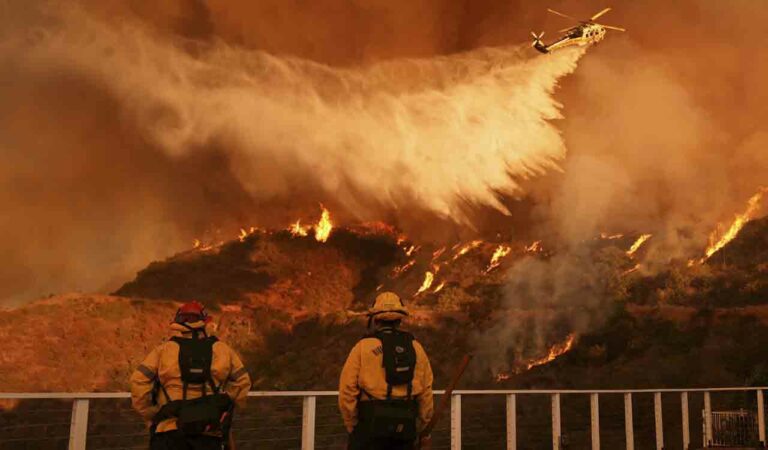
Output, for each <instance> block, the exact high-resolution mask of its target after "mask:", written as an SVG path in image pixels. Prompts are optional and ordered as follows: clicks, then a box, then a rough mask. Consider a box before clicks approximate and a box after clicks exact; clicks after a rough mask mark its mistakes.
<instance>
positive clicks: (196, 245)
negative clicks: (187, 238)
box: [192, 239, 201, 248]
mask: <svg viewBox="0 0 768 450" xmlns="http://www.w3.org/2000/svg"><path fill="white" fill-rule="evenodd" d="M200 245H201V244H200V239H195V242H194V243H193V244H192V246H193V248H200Z"/></svg>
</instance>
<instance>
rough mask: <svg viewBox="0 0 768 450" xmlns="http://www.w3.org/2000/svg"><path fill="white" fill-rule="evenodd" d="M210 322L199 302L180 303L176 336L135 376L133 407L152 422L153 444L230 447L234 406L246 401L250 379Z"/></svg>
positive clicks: (182, 448) (192, 449)
mask: <svg viewBox="0 0 768 450" xmlns="http://www.w3.org/2000/svg"><path fill="white" fill-rule="evenodd" d="M212 328H213V327H212V324H211V318H210V316H208V314H206V312H205V309H204V308H203V306H202V305H201V304H200V303H198V302H190V303H186V304H184V305H182V306H181V307H180V308H179V310H178V311H177V312H176V316H175V318H174V321H173V323H172V324H171V329H172V330H173V331H174V336H173V337H172V338H171V339H170V340H169V341H166V342H164V343H162V344H160V345H159V346H157V347H155V349H154V350H152V352H150V353H149V355H148V356H147V357H146V358H145V359H144V361H143V362H142V363H141V364H140V365H139V366H138V367H137V368H136V371H135V372H134V373H133V375H132V376H131V400H132V403H133V407H134V409H136V411H138V413H139V414H141V416H142V417H143V418H144V420H146V421H147V424H148V425H150V435H151V438H150V450H166V449H167V450H171V449H173V450H187V449H189V450H214V449H215V450H221V449H222V447H224V448H227V435H228V431H229V425H230V424H231V420H232V414H233V411H234V409H235V406H236V405H237V407H238V408H240V407H243V406H244V405H245V400H246V396H247V394H248V391H249V390H250V387H251V379H250V377H249V376H248V372H247V371H246V369H245V367H244V366H243V363H242V361H241V360H240V358H239V357H238V356H237V354H235V352H234V351H233V350H232V349H231V348H230V347H229V346H228V345H227V344H225V343H223V342H221V341H219V340H218V339H217V338H216V337H214V336H212V335H211V331H212Z"/></svg>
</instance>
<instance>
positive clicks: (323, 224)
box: [315, 206, 333, 242]
mask: <svg viewBox="0 0 768 450" xmlns="http://www.w3.org/2000/svg"><path fill="white" fill-rule="evenodd" d="M322 208H323V213H322V214H321V215H320V221H318V222H317V225H315V240H316V241H317V242H325V241H327V240H328V236H330V235H331V230H333V222H331V213H330V212H328V210H327V209H325V207H324V206H323V207H322Z"/></svg>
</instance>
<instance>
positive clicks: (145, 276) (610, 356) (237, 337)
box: [0, 219, 768, 391]
mask: <svg viewBox="0 0 768 450" xmlns="http://www.w3.org/2000/svg"><path fill="white" fill-rule="evenodd" d="M632 240H633V239H631V238H623V239H598V240H596V241H595V242H594V243H592V244H590V248H589V255H590V258H591V259H590V260H591V261H592V262H593V263H594V264H595V265H600V266H601V267H602V269H601V270H602V272H600V276H601V277H602V278H606V279H607V281H603V282H601V284H600V287H601V289H605V290H607V293H608V295H607V297H606V298H607V301H608V302H609V303H600V304H597V305H582V306H581V307H580V308H582V309H585V310H586V313H589V314H593V313H594V312H595V311H593V310H590V308H593V309H594V308H597V307H600V308H601V309H602V310H603V311H602V312H603V314H604V316H605V318H604V319H603V320H601V321H600V322H594V324H595V325H599V326H596V327H595V328H594V329H591V330H587V331H583V332H578V330H574V329H570V328H569V327H572V324H570V323H567V322H562V317H563V316H567V315H572V314H574V313H575V312H574V311H575V310H574V308H573V307H572V306H568V305H566V306H563V305H557V304H548V305H543V306H542V305H524V304H520V303H510V302H509V301H508V300H507V299H506V295H507V294H506V293H505V292H506V291H505V289H509V287H508V286H507V285H506V284H505V281H504V280H505V278H504V277H505V276H509V275H508V273H509V272H508V271H509V270H511V269H510V268H515V267H518V266H520V265H521V264H524V263H525V261H543V262H547V261H549V260H552V259H553V258H555V257H556V256H555V255H554V254H553V253H552V252H549V251H546V250H545V247H544V246H543V245H542V244H541V243H538V244H537V245H536V246H531V245H530V244H529V245H526V244H523V243H520V244H510V243H507V244H499V243H490V242H482V241H473V242H469V243H464V244H461V245H456V246H454V247H453V248H426V247H423V248H422V247H418V246H414V245H413V244H411V243H409V242H407V241H406V240H404V238H402V237H401V236H398V235H397V234H396V233H394V232H393V231H392V230H389V229H384V228H375V227H374V228H359V229H340V230H335V231H334V233H333V234H331V237H330V239H328V241H327V242H325V243H322V242H318V241H316V240H315V239H314V238H313V237H312V236H294V235H292V234H291V233H289V232H265V231H254V232H252V233H250V234H247V235H245V236H243V237H241V239H239V240H233V241H231V242H228V243H224V244H222V245H218V246H210V247H202V248H198V249H193V250H191V251H188V252H185V253H182V254H179V255H176V256H175V257H173V258H170V259H168V260H166V261H161V262H155V263H152V264H151V265H149V266H148V267H147V268H146V269H144V270H143V271H141V272H140V273H139V274H138V275H137V277H136V278H135V279H134V280H132V281H130V282H128V283H126V284H125V285H124V286H122V287H121V288H120V289H119V290H118V291H117V292H116V293H115V295H114V296H95V295H75V294H72V295H65V296H57V297H52V298H49V299H44V300H40V301H38V302H34V303H32V304H30V305H28V306H25V307H21V308H17V309H13V310H8V311H5V312H4V315H5V317H6V319H7V320H5V321H3V322H2V324H0V337H2V338H3V339H4V341H5V342H8V343H10V345H8V347H7V350H6V351H5V352H4V353H3V355H2V357H1V358H0V380H3V381H2V389H3V390H5V391H15V390H26V391H46V390H49V391H60V390H68V391H78V390H106V391H110V390H124V389H125V388H126V387H127V386H126V380H127V378H128V375H129V373H130V371H131V370H132V368H133V367H135V365H136V364H137V363H138V361H139V360H140V358H141V357H142V356H143V355H144V354H145V353H146V352H147V351H148V350H149V349H150V348H151V347H152V346H154V345H155V344H156V343H158V342H160V341H161V339H162V338H163V337H164V336H165V334H166V327H167V324H168V321H169V320H170V318H171V317H172V315H173V312H174V310H175V308H176V305H177V304H178V302H180V301H183V300H189V299H198V300H202V301H204V302H205V303H206V304H208V306H209V308H210V309H211V311H212V313H213V315H214V316H215V317H216V320H217V323H218V325H219V330H220V335H221V336H222V338H223V339H226V340H227V341H229V342H231V343H232V344H233V346H235V347H236V348H237V349H238V350H239V351H240V352H241V353H242V354H243V356H244V358H245V360H246V361H247V364H248V367H249V369H250V371H251V373H252V374H253V378H254V380H255V388H256V389H304V388H323V389H330V388H333V387H334V386H335V382H336V379H337V376H338V371H339V367H340V365H341V363H342V362H343V360H344V357H345V355H346V352H347V351H348V349H349V348H350V347H351V346H352V345H353V344H354V342H355V341H356V340H357V339H358V338H359V337H360V336H361V335H362V334H363V332H364V327H365V320H364V318H363V317H361V316H360V313H361V312H362V311H364V309H365V308H366V307H367V304H368V302H369V301H370V299H371V298H372V297H373V296H374V295H375V293H376V292H377V289H379V290H380V289H396V290H398V291H400V292H404V293H408V292H410V293H412V294H411V298H408V297H407V296H406V299H407V300H408V303H409V307H410V308H411V309H412V317H411V320H410V321H409V328H410V329H411V330H412V331H414V332H415V334H416V335H417V336H418V337H419V338H420V339H421V340H422V341H423V342H424V343H425V345H426V346H427V348H428V349H429V350H430V353H431V357H432V360H433V365H434V366H435V372H436V377H437V384H438V385H440V384H442V383H444V382H445V381H444V380H445V379H446V376H447V374H448V373H450V372H451V370H452V366H453V365H454V364H455V362H456V361H457V360H458V359H459V358H460V357H461V354H462V353H464V352H469V351H472V352H475V353H477V354H478V358H476V363H475V367H473V370H472V371H471V372H470V374H469V377H468V379H467V380H466V384H467V385H473V386H477V387H492V386H500V385H503V386H529V387H533V386H537V387H541V386H562V387H566V386H567V387H588V386H597V385H600V386H603V387H610V386H615V387H619V386H650V385H654V386H679V385H683V384H686V385H692V384H693V385H699V384H701V385H703V384H710V385H712V384H714V385H740V384H742V383H750V382H755V381H756V380H761V379H763V377H764V376H766V375H765V374H764V372H766V371H767V370H768V369H766V368H765V367H763V366H762V365H760V364H756V363H755V361H760V360H761V359H762V358H761V356H760V355H762V352H763V350H762V349H764V348H767V347H766V344H768V339H764V338H763V336H768V328H767V327H766V321H767V320H768V309H766V308H768V306H766V305H764V304H765V303H766V302H765V299H766V298H768V297H766V282H765V279H766V278H765V276H764V275H765V272H766V270H768V269H767V267H768V264H766V254H767V253H766V248H768V245H766V242H768V219H762V220H756V221H753V222H750V223H749V224H748V225H747V226H746V227H745V228H744V230H743V232H742V233H741V234H740V235H739V236H738V237H737V238H736V239H735V240H733V241H732V242H731V243H730V244H729V245H728V246H726V247H725V248H724V249H722V250H721V251H720V252H718V253H717V254H715V255H714V256H713V257H712V258H711V259H710V260H708V261H707V262H706V263H704V264H700V265H699V264H697V265H693V266H690V267H688V266H687V265H684V264H670V267H669V268H668V269H666V270H664V271H661V272H658V273H656V274H653V275H643V274H642V273H640V272H639V271H636V272H628V270H627V268H631V267H632V264H633V261H632V259H631V258H630V257H628V256H627V255H626V254H625V249H626V248H627V247H628V245H629V244H631V242H632ZM499 249H504V252H506V253H505V254H504V255H503V257H500V258H496V259H495V260H494V253H497V252H498V251H499ZM504 252H502V253H504ZM494 264H499V267H496V266H494ZM426 272H429V273H430V274H432V275H431V276H427V273H426ZM430 277H431V280H429V281H431V284H429V283H426V281H427V278H430ZM427 284H429V287H428V288H425V286H427ZM419 291H421V292H419ZM520 295H522V294H520ZM606 308H607V309H609V311H608V312H606V311H604V310H605V309H606ZM610 311H612V312H610ZM542 323H544V324H546V325H547V328H546V330H547V333H548V334H547V335H546V336H544V338H543V340H542V341H543V342H544V343H545V344H547V345H545V346H544V347H541V345H540V343H537V342H528V341H525V342H523V341H520V342H519V343H516V344H515V346H514V347H511V346H510V347H508V353H509V354H507V355H506V356H505V357H502V358H498V355H495V356H494V358H492V359H493V361H490V359H489V357H488V355H487V354H485V353H484V352H487V349H485V348H483V342H486V341H484V339H485V338H486V336H485V334H486V331H488V330H491V331H493V330H498V329H500V328H505V327H507V326H509V327H510V328H512V327H524V326H527V325H529V324H534V325H541V324H542ZM491 331H488V332H491ZM524 331H525V330H524V329H523V330H522V331H520V332H519V333H517V334H515V335H514V336H513V337H514V338H519V336H520V335H524V334H525V333H524ZM569 333H571V335H573V336H575V337H574V339H573V341H574V342H573V343H574V345H573V348H572V349H570V351H569V352H567V353H566V354H565V355H563V356H561V357H560V358H558V359H556V360H555V361H554V362H552V363H550V364H543V363H544V362H546V361H545V360H546V358H545V359H542V357H545V356H546V354H547V349H548V348H549V346H552V347H553V348H557V346H558V345H562V344H561V342H562V340H563V339H564V338H565V336H566V335H569ZM574 333H575V334H574ZM512 350H514V352H512ZM73 356H77V357H76V358H73ZM500 359H501V360H505V361H506V362H505V363H503V364H499V360H500ZM18 361H24V362H25V367H24V370H22V371H19V370H18V366H17V363H18ZM529 366H530V367H529ZM62 367H66V368H67V370H66V371H65V372H62V371H61V368H62ZM500 367H501V368H502V369H503V368H504V367H506V368H507V369H512V372H511V373H506V374H505V376H504V377H502V378H499V376H498V370H500V369H499V368H500ZM526 367H529V369H530V370H522V369H521V368H523V369H524V368H526ZM565 374H567V376H565ZM616 374H621V376H620V377H617V376H616ZM62 375H63V376H62ZM497 379H500V380H502V381H501V382H498V381H497Z"/></svg>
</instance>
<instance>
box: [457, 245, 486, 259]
mask: <svg viewBox="0 0 768 450" xmlns="http://www.w3.org/2000/svg"><path fill="white" fill-rule="evenodd" d="M482 243H483V241H480V240H477V241H472V242H469V243H467V244H464V245H463V246H461V248H459V251H457V252H456V254H455V255H453V259H452V260H453V261H456V260H457V259H459V258H460V257H462V256H464V255H466V254H467V253H468V252H469V251H470V250H473V249H475V248H477V247H479V246H480V244H482Z"/></svg>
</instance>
